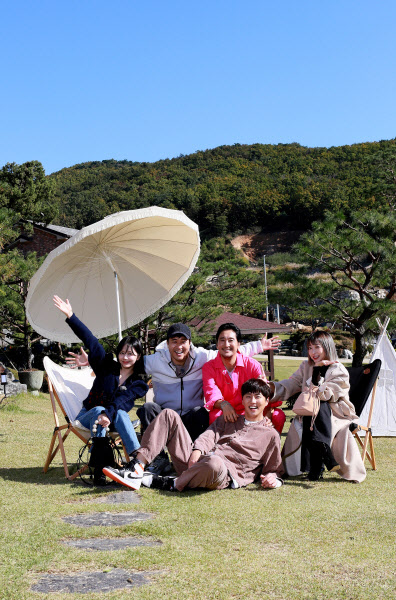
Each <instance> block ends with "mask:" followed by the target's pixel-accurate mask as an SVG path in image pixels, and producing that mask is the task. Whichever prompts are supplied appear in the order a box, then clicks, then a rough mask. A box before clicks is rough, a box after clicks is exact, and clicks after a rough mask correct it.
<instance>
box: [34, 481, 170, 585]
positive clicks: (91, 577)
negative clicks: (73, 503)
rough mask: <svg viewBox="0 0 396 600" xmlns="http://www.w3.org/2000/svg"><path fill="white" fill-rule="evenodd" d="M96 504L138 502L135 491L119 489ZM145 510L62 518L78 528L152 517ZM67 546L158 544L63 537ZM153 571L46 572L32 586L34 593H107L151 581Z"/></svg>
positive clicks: (105, 548)
mask: <svg viewBox="0 0 396 600" xmlns="http://www.w3.org/2000/svg"><path fill="white" fill-rule="evenodd" d="M94 501H95V503H99V502H103V503H106V504H138V503H139V502H140V498H139V496H138V495H137V494H136V493H135V492H129V491H122V492H118V493H116V494H107V495H106V496H104V497H103V498H98V499H94ZM151 518H152V515H150V514H148V513H141V512H134V511H125V512H122V513H111V512H107V511H104V512H96V513H91V514H77V515H72V516H68V517H63V519H62V520H63V521H65V522H66V523H69V524H70V525H74V526H77V527H96V526H99V527H110V526H112V527H118V526H122V525H128V524H130V523H134V522H137V521H146V520H148V519H151ZM63 544H65V545H66V546H70V547H74V548H80V549H81V550H85V551H95V550H96V551H109V552H110V551H116V550H122V549H124V548H130V547H136V548H138V547H141V546H160V545H161V544H162V542H161V541H159V540H152V539H150V538H141V537H140V538H139V537H135V536H129V537H122V538H111V539H109V538H88V539H75V540H64V541H63ZM154 574H155V573H154V572H150V571H146V572H144V571H143V572H142V571H140V572H138V573H129V572H128V571H126V570H124V569H111V570H109V571H106V572H101V571H99V572H94V573H92V572H83V573H76V574H73V575H56V574H47V575H44V576H43V577H41V579H40V580H39V581H38V583H36V584H35V585H33V586H32V588H31V589H32V590H33V591H35V592H42V593H49V592H63V593H68V594H73V593H79V594H86V593H90V592H91V593H92V592H100V593H103V592H109V591H111V590H117V589H124V588H133V587H138V586H142V585H147V584H149V583H150V581H151V579H150V576H151V575H154Z"/></svg>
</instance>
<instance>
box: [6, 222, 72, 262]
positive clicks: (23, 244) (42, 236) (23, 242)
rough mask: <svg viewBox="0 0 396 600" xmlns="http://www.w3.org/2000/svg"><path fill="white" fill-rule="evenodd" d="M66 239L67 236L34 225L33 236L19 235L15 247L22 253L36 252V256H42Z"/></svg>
mask: <svg viewBox="0 0 396 600" xmlns="http://www.w3.org/2000/svg"><path fill="white" fill-rule="evenodd" d="M67 239H68V238H67V237H60V236H58V235H56V234H54V233H51V232H49V231H43V230H42V229H37V228H36V227H34V234H33V236H32V237H30V236H29V238H24V237H21V238H20V239H19V240H18V242H17V243H16V245H15V247H16V248H18V250H21V252H23V254H27V253H28V252H37V256H44V255H45V254H48V253H49V252H51V250H53V249H54V248H57V247H58V246H60V245H61V244H63V242H65V241H66V240H67Z"/></svg>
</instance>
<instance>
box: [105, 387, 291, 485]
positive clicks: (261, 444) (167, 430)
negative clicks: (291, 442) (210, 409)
mask: <svg viewBox="0 0 396 600" xmlns="http://www.w3.org/2000/svg"><path fill="white" fill-rule="evenodd" d="M269 395H270V388H269V386H268V385H267V384H266V383H265V382H264V381H262V380H261V379H249V380H248V381H246V382H245V383H244V384H243V386H242V403H243V406H244V408H245V415H239V416H238V418H237V420H236V421H235V422H226V421H225V420H224V417H223V416H220V417H219V418H218V419H216V421H215V422H214V423H213V424H212V425H211V426H210V427H209V428H208V429H207V430H206V431H204V433H202V434H201V435H200V436H199V437H198V438H197V439H196V440H195V442H194V444H193V442H192V441H191V438H190V436H189V434H188V432H187V430H186V428H185V427H184V425H183V422H182V420H181V419H180V417H179V415H178V414H177V413H175V412H174V411H172V410H168V409H165V410H163V411H162V412H161V413H160V414H159V415H158V417H156V419H155V420H154V421H153V422H152V423H151V424H150V425H149V427H148V428H147V430H146V432H145V433H144V435H143V438H142V442H141V448H140V449H139V452H138V454H137V456H136V458H134V459H133V460H132V461H131V462H130V463H129V464H128V465H127V466H126V467H125V468H123V469H113V468H111V467H106V468H105V469H103V472H104V473H105V475H107V476H108V477H110V478H111V479H113V480H114V481H117V482H119V483H121V484H122V485H125V486H126V487H129V488H131V489H134V490H137V489H139V488H140V485H141V484H142V483H143V485H146V486H148V487H156V488H159V489H167V490H172V489H174V490H178V491H179V492H181V491H182V490H183V489H184V488H207V489H210V490H215V489H224V488H227V487H232V488H238V487H243V486H245V485H248V484H249V483H252V482H253V481H255V480H256V479H257V478H258V477H259V476H260V478H261V485H262V486H263V487H264V488H276V487H280V486H281V485H282V480H281V479H280V475H281V474H282V472H283V469H282V461H281V456H280V438H279V434H278V433H277V432H276V431H275V429H274V428H273V427H272V426H269V425H268V424H267V420H266V419H265V418H264V416H263V413H264V410H265V408H266V406H267V404H268V397H269ZM165 446H166V447H167V449H168V452H169V454H170V455H171V458H172V462H173V465H174V467H175V470H176V473H177V477H176V478H171V477H161V476H159V475H153V474H151V473H144V469H145V467H146V465H148V464H149V463H150V462H151V461H152V460H153V459H154V458H155V457H156V456H157V454H158V453H159V452H160V451H161V450H162V449H163V448H164V447H165Z"/></svg>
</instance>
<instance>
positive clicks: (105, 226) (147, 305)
mask: <svg viewBox="0 0 396 600" xmlns="http://www.w3.org/2000/svg"><path fill="white" fill-rule="evenodd" d="M198 256H199V232H198V226H197V225H196V224H195V223H193V221H191V220H190V219H189V218H188V217H186V216H185V214H184V213H182V212H181V211H178V210H169V209H166V208H159V207H157V206H153V207H150V208H142V209H139V210H128V211H125V212H120V213H116V214H114V215H110V216H109V217H106V218H105V219H103V220H102V221H98V223H94V224H93V225H89V226H88V227H84V229H81V231H79V232H78V233H76V234H75V235H74V236H73V237H71V238H70V239H69V240H68V241H67V242H65V243H64V244H62V245H61V246H59V247H58V248H56V249H55V250H53V251H52V252H51V253H50V254H49V255H48V256H47V258H46V260H45V261H44V263H43V264H42V265H41V267H40V269H39V270H38V271H37V272H36V273H35V275H34V276H33V277H32V279H31V281H30V289H29V293H28V297H27V300H26V312H27V317H28V319H29V322H30V324H31V325H32V327H33V329H35V330H36V331H37V332H38V333H40V334H41V335H43V336H44V337H46V338H48V339H50V340H56V341H58V342H64V343H69V342H77V341H79V340H78V338H77V337H76V336H75V335H74V334H73V333H72V331H71V330H70V328H69V327H68V325H67V324H66V323H65V321H64V319H63V318H62V315H61V314H60V313H59V311H58V310H57V309H56V308H55V307H54V305H53V300H52V297H53V295H54V294H57V295H58V296H60V297H61V298H63V299H66V298H68V299H69V300H70V303H71V305H72V307H73V311H74V312H75V313H76V315H77V316H78V317H79V318H80V319H81V321H83V323H85V324H86V325H87V327H89V329H91V331H92V332H93V333H94V334H95V335H96V336H97V337H106V336H108V335H111V334H113V333H115V332H117V331H118V333H119V336H121V331H122V330H123V329H127V328H128V327H131V326H132V325H135V324H136V323H139V322H140V321H142V320H143V319H145V318H146V317H148V316H150V315H151V314H153V313H154V312H155V311H156V310H158V309H159V308H161V306H163V305H164V304H166V302H168V301H169V300H170V299H171V298H172V297H173V296H174V295H175V294H176V292H177V291H178V290H179V289H180V288H181V286H182V285H183V283H184V282H185V281H186V280H187V279H188V277H189V276H190V275H191V273H192V271H193V269H194V266H195V264H196V262H197V260H198Z"/></svg>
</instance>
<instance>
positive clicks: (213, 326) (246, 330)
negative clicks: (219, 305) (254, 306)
mask: <svg viewBox="0 0 396 600" xmlns="http://www.w3.org/2000/svg"><path fill="white" fill-rule="evenodd" d="M223 323H234V324H235V325H236V326H237V327H239V329H240V330H241V334H242V335H257V334H259V333H287V332H289V331H291V327H290V326H289V325H282V324H279V323H273V322H272V321H265V320H264V319H255V318H254V317H246V316H244V315H238V314H237V313H231V312H225V313H223V314H221V315H219V316H218V317H217V318H216V319H214V320H213V321H210V322H209V326H210V333H211V334H213V335H214V334H215V333H216V331H217V330H218V328H219V327H220V325H223ZM191 325H193V326H194V324H193V323H191ZM201 327H203V324H200V325H198V326H197V329H198V331H199V329H200V328H201Z"/></svg>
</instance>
